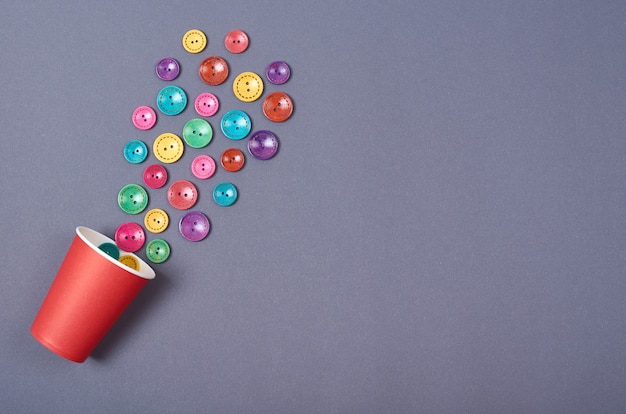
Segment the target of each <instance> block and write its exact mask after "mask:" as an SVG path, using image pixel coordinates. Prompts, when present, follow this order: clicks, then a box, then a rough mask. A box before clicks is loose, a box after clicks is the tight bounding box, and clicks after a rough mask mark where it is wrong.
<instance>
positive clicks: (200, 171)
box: [191, 154, 215, 180]
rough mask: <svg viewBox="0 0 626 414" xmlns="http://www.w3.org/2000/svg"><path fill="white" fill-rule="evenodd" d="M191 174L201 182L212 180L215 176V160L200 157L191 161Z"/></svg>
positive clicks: (206, 156) (205, 156) (207, 156)
mask: <svg viewBox="0 0 626 414" xmlns="http://www.w3.org/2000/svg"><path fill="white" fill-rule="evenodd" d="M191 173H192V174H193V175H194V177H196V178H199V179H201V180H206V179H208V178H211V177H212V176H213V174H215V160H214V159H213V158H211V156H209V155H204V154H203V155H198V156H197V157H196V158H194V159H193V161H191Z"/></svg>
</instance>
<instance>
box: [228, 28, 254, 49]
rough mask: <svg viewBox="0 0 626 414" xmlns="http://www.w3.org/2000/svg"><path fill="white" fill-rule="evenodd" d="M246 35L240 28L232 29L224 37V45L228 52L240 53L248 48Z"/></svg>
mask: <svg viewBox="0 0 626 414" xmlns="http://www.w3.org/2000/svg"><path fill="white" fill-rule="evenodd" d="M248 42H249V41H248V35H247V34H246V32H244V31H241V30H233V31H231V32H229V33H228V34H227V35H226V37H225V38H224V46H226V49H227V50H228V51H229V52H230V53H241V52H244V51H245V50H246V49H247V48H248Z"/></svg>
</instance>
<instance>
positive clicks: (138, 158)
mask: <svg viewBox="0 0 626 414" xmlns="http://www.w3.org/2000/svg"><path fill="white" fill-rule="evenodd" d="M147 156H148V147H146V144H144V143H143V142H142V141H139V140H138V139H133V140H130V141H128V142H127V143H126V145H124V158H126V161H128V162H130V163H131V164H140V163H142V162H144V160H145V159H146V157H147Z"/></svg>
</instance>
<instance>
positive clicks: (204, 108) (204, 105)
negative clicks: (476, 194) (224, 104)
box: [194, 92, 220, 116]
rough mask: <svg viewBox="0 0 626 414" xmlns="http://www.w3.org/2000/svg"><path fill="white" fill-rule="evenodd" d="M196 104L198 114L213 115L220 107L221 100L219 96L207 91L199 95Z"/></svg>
mask: <svg viewBox="0 0 626 414" xmlns="http://www.w3.org/2000/svg"><path fill="white" fill-rule="evenodd" d="M194 106H195V108H196V112H197V113H198V115H200V116H213V115H215V114H216V112H217V110H218V109H219V108H220V102H219V100H218V99H217V96H215V95H213V94H212V93H209V92H205V93H201V94H200V95H198V97H197V98H196V101H195V105H194Z"/></svg>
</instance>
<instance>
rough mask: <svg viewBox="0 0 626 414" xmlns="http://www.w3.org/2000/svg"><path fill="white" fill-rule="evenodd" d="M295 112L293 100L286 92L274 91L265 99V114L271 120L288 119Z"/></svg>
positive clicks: (281, 120) (280, 120)
mask: <svg viewBox="0 0 626 414" xmlns="http://www.w3.org/2000/svg"><path fill="white" fill-rule="evenodd" d="M292 112H293V102H292V101H291V98H290V97H289V95H287V94H286V93H284V92H273V93H271V94H269V95H267V97H266V98H265V100H264V101H263V114H265V116H266V117H267V119H269V120H270V121H274V122H283V121H286V120H287V119H288V118H289V117H290V116H291V113H292Z"/></svg>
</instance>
